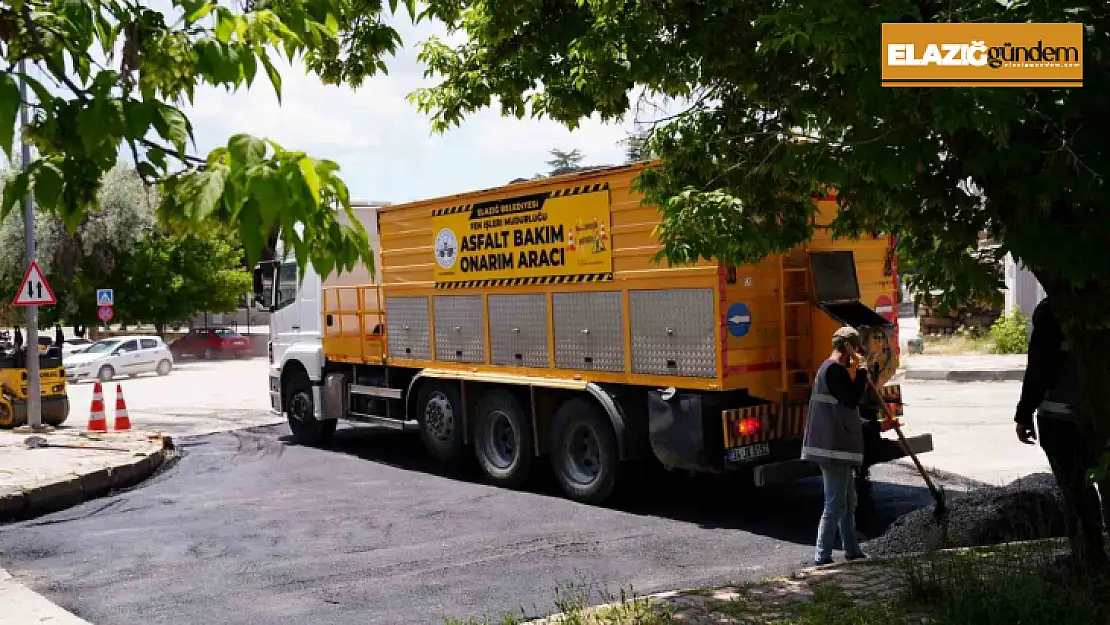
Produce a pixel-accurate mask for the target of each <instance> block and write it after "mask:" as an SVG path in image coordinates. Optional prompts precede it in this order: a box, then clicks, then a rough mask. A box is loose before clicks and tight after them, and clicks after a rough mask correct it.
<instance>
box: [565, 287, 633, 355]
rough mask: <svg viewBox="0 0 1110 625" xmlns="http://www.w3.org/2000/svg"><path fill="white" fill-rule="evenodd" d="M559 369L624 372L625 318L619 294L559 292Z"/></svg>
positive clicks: (614, 292)
mask: <svg viewBox="0 0 1110 625" xmlns="http://www.w3.org/2000/svg"><path fill="white" fill-rule="evenodd" d="M551 307H552V313H553V316H554V318H555V319H554V325H555V367H556V368H559V369H580V370H585V371H624V315H622V314H621V294H620V292H619V291H604V292H598V293H555V294H553V295H552V306H551Z"/></svg>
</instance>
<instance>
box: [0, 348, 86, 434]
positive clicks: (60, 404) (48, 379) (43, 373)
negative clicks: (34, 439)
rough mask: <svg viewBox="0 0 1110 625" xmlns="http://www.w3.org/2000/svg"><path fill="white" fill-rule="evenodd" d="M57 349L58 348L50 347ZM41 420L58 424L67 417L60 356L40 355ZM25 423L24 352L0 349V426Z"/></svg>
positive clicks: (67, 404) (64, 385)
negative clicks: (1, 350) (0, 350)
mask: <svg viewBox="0 0 1110 625" xmlns="http://www.w3.org/2000/svg"><path fill="white" fill-rule="evenodd" d="M51 351H52V352H56V351H58V350H51ZM39 380H40V387H41V389H42V422H43V423H44V424H46V425H53V426H58V425H61V424H62V423H64V422H65V420H66V418H67V417H69V396H68V395H67V394H66V374H65V367H63V366H62V357H61V356H60V355H54V354H53V353H51V354H42V355H40V356H39ZM26 423H27V352H26V351H25V350H16V351H9V352H0V428H15V427H19V426H21V425H25V424H26Z"/></svg>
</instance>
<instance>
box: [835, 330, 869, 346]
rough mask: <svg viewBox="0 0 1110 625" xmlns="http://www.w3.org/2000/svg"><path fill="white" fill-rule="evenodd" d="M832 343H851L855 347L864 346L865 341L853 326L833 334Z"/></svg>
mask: <svg viewBox="0 0 1110 625" xmlns="http://www.w3.org/2000/svg"><path fill="white" fill-rule="evenodd" d="M832 342H833V345H837V344H840V343H851V344H852V346H853V347H859V346H861V345H863V339H861V338H860V336H859V332H858V331H857V330H856V329H855V328H853V327H851V326H844V327H843V328H840V329H839V330H837V331H836V332H833V336H832Z"/></svg>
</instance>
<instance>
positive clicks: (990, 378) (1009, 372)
mask: <svg viewBox="0 0 1110 625" xmlns="http://www.w3.org/2000/svg"><path fill="white" fill-rule="evenodd" d="M902 376H903V378H904V379H906V380H931V381H941V382H1020V381H1022V379H1024V378H1025V369H977V370H956V371H948V370H944V369H916V370H915V369H906V370H905V371H904V372H903V374H902Z"/></svg>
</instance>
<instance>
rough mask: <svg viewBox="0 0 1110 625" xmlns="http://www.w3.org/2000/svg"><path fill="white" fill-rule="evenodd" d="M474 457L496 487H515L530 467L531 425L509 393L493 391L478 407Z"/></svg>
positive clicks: (521, 482)
mask: <svg viewBox="0 0 1110 625" xmlns="http://www.w3.org/2000/svg"><path fill="white" fill-rule="evenodd" d="M474 454H475V456H476V457H477V458H478V464H479V465H480V466H481V467H482V471H483V472H484V473H485V474H486V475H487V476H488V477H489V478H490V480H491V481H493V482H494V483H495V484H497V485H498V486H506V487H509V488H516V487H518V486H520V485H521V484H523V483H524V482H525V480H527V479H528V475H529V472H530V471H531V468H532V457H533V456H534V455H535V454H534V453H533V451H532V424H531V422H530V421H529V420H528V417H527V416H526V415H525V414H524V410H523V409H521V407H520V402H518V401H517V399H516V398H515V397H513V395H512V394H510V393H506V392H504V391H494V392H493V393H490V394H489V395H488V396H486V398H485V399H483V400H482V403H480V404H479V405H478V413H477V416H476V418H475V425H474Z"/></svg>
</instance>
